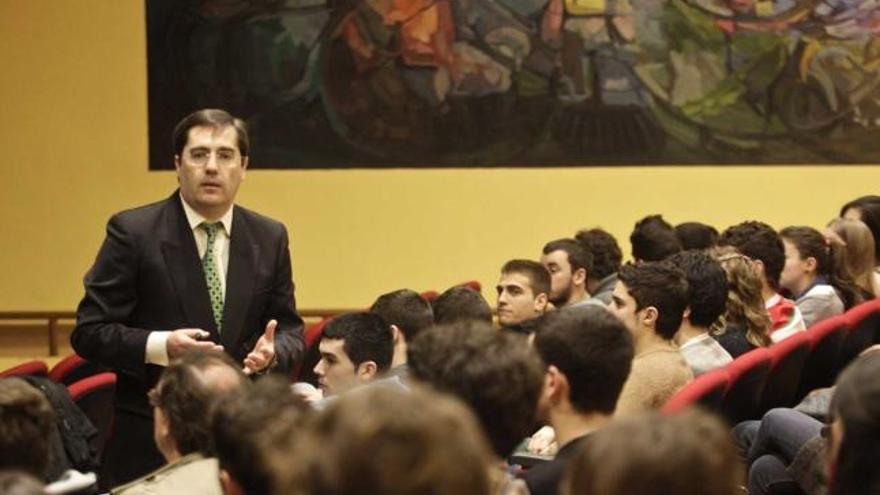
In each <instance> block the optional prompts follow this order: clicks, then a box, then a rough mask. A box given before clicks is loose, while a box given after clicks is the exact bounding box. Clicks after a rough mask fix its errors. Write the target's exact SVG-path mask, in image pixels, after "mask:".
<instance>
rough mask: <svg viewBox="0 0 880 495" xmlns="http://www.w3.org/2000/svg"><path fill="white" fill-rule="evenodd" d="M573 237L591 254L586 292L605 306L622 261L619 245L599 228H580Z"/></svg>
mask: <svg viewBox="0 0 880 495" xmlns="http://www.w3.org/2000/svg"><path fill="white" fill-rule="evenodd" d="M574 238H575V239H576V240H577V241H578V242H580V243H581V245H582V246H584V247H585V248H586V249H587V251H589V252H590V253H591V254H592V255H593V270H592V271H590V272H587V292H589V293H590V294H591V295H592V297H593V299H595V300H597V301H599V302H601V303H602V304H605V305H606V306H607V305H608V304H609V303H610V302H611V292H612V291H614V286H615V285H616V284H617V271H618V270H620V265H621V263H622V261H623V253H622V252H621V251H620V246H618V245H617V240H616V239H615V238H614V236H612V235H611V234H609V233H608V232H605V231H604V230H602V229H600V228H592V229H584V230H581V231H579V232H578V233H577V234H575V236H574Z"/></svg>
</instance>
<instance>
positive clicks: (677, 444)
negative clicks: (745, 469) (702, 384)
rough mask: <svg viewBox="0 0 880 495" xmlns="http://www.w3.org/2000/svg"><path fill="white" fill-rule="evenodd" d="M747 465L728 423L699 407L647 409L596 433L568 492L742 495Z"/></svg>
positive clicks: (567, 482)
mask: <svg viewBox="0 0 880 495" xmlns="http://www.w3.org/2000/svg"><path fill="white" fill-rule="evenodd" d="M741 479H742V467H741V466H740V465H739V463H738V462H737V458H736V449H734V447H733V444H732V442H731V441H730V437H729V434H728V432H727V428H726V427H725V425H724V424H722V422H721V421H720V420H719V419H717V418H715V417H713V416H710V415H708V414H707V413H704V412H701V411H699V410H690V411H685V412H684V413H682V414H677V415H675V416H662V415H660V414H659V413H656V412H653V413H645V414H640V415H638V416H635V417H632V418H627V419H624V420H619V421H615V422H614V423H612V424H611V425H609V426H607V427H606V428H603V429H602V430H600V431H598V432H596V433H595V434H593V435H591V436H590V441H589V442H587V443H586V445H585V448H584V449H583V450H582V451H581V454H580V455H579V456H578V457H577V458H576V459H575V460H574V462H572V465H571V468H570V469H569V470H568V472H567V474H566V476H565V478H564V480H563V483H562V493H564V494H566V495H583V494H602V495H634V494H661V493H662V494H664V495H694V494H699V495H739V494H741V493H742V490H741V489H740V482H741Z"/></svg>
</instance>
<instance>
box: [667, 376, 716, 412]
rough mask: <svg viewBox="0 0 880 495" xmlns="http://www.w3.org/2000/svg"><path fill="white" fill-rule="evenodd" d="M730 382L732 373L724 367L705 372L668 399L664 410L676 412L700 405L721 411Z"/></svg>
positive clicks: (714, 410)
mask: <svg viewBox="0 0 880 495" xmlns="http://www.w3.org/2000/svg"><path fill="white" fill-rule="evenodd" d="M729 384H730V373H728V372H727V370H726V369H724V368H719V369H716V370H712V371H710V372H708V373H703V374H702V375H700V376H698V377H696V378H694V379H693V380H692V381H691V382H690V383H688V384H687V385H685V386H684V387H682V389H681V390H679V391H678V392H676V393H675V395H673V396H672V397H671V398H670V399H669V400H668V401H666V404H664V405H663V412H664V413H668V414H674V413H677V412H679V411H681V410H683V409H686V408H687V407H689V406H692V405H700V406H703V407H705V408H706V409H708V410H710V411H713V412H716V413H720V412H721V401H722V399H724V394H725V392H727V387H728V385H729Z"/></svg>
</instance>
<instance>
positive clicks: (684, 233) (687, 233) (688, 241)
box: [675, 222, 718, 251]
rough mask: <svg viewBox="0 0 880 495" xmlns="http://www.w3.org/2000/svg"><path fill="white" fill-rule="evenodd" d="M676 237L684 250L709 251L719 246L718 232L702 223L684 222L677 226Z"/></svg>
mask: <svg viewBox="0 0 880 495" xmlns="http://www.w3.org/2000/svg"><path fill="white" fill-rule="evenodd" d="M675 236H676V237H678V241H679V242H680V243H681V247H682V249H684V250H685V251H687V250H689V249H709V248H712V247H715V245H716V244H718V230H717V229H715V227H713V226H711V225H706V224H705V223H700V222H684V223H680V224H678V225H676V226H675Z"/></svg>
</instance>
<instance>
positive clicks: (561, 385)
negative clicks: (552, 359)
mask: <svg viewBox="0 0 880 495" xmlns="http://www.w3.org/2000/svg"><path fill="white" fill-rule="evenodd" d="M544 387H545V388H546V390H547V397H548V398H549V399H550V403H551V404H553V405H556V404H559V402H560V401H562V399H565V398H566V397H567V396H568V389H569V386H568V378H566V376H565V374H564V373H562V372H561V371H559V368H557V367H556V366H554V365H552V364H551V365H550V366H548V367H547V378H546V379H545V381H544Z"/></svg>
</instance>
